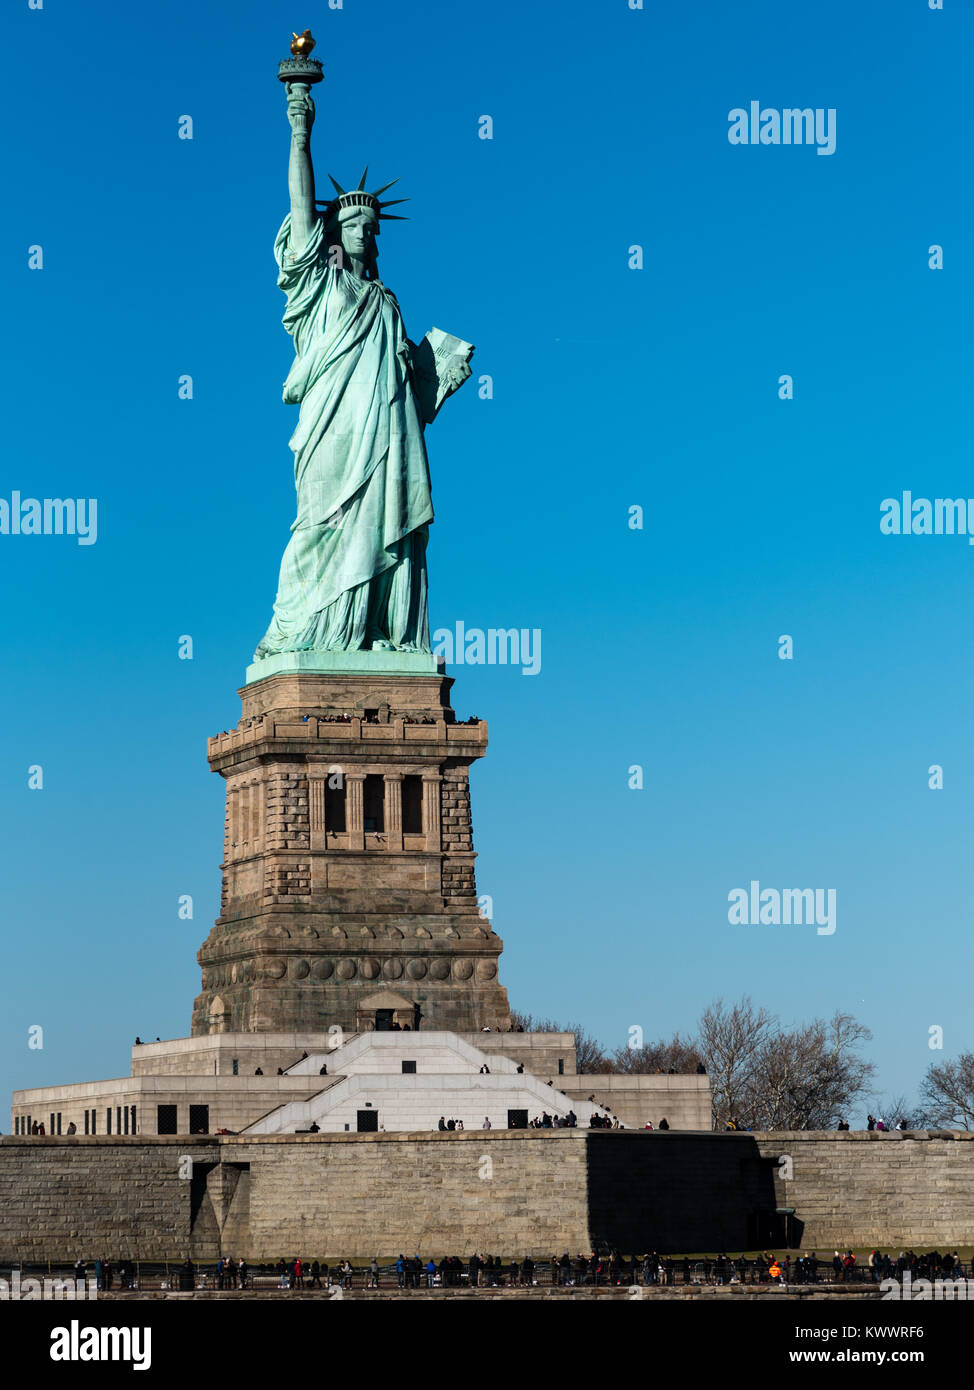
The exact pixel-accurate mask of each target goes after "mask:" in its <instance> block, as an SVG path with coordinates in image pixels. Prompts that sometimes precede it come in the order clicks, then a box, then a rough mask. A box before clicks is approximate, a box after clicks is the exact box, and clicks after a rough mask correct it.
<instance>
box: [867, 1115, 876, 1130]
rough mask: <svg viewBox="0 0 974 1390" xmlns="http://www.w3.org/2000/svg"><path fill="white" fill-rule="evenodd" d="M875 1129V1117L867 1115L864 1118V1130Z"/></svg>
mask: <svg viewBox="0 0 974 1390" xmlns="http://www.w3.org/2000/svg"><path fill="white" fill-rule="evenodd" d="M875 1128H876V1117H875V1116H874V1115H867V1116H866V1129H867V1130H873V1129H875Z"/></svg>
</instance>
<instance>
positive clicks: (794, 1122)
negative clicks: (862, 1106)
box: [748, 1013, 875, 1129]
mask: <svg viewBox="0 0 974 1390" xmlns="http://www.w3.org/2000/svg"><path fill="white" fill-rule="evenodd" d="M871 1036H872V1034H871V1033H870V1032H869V1029H868V1028H866V1027H865V1026H864V1025H863V1024H861V1023H858V1022H857V1021H856V1019H854V1018H853V1017H852V1016H851V1015H850V1014H843V1013H836V1014H834V1015H833V1017H832V1018H831V1020H830V1021H829V1022H827V1023H826V1022H825V1021H824V1020H823V1019H813V1021H812V1022H811V1023H807V1024H803V1025H802V1026H800V1027H798V1028H795V1029H790V1030H788V1029H782V1028H777V1027H776V1028H775V1029H774V1030H773V1031H772V1032H771V1033H770V1035H769V1036H768V1037H767V1038H766V1039H765V1041H764V1043H763V1044H762V1047H761V1049H760V1053H759V1057H758V1062H757V1065H756V1067H755V1069H754V1073H753V1077H752V1085H753V1091H752V1094H751V1097H750V1105H749V1107H748V1109H749V1111H750V1113H751V1115H752V1117H753V1118H752V1123H755V1124H756V1126H757V1127H759V1128H761V1129H831V1128H833V1127H834V1125H835V1124H836V1123H837V1121H838V1120H840V1119H842V1118H843V1117H844V1116H845V1114H846V1113H847V1112H848V1111H849V1110H850V1109H851V1107H852V1106H853V1105H854V1104H856V1102H857V1101H858V1100H859V1099H860V1098H861V1097H862V1096H863V1095H864V1094H865V1092H866V1090H867V1088H868V1085H869V1082H870V1080H871V1078H872V1075H873V1072H874V1070H875V1069H874V1067H873V1064H872V1063H871V1062H867V1061H865V1060H864V1059H863V1058H862V1057H861V1056H860V1055H859V1052H858V1047H859V1045H860V1043H862V1042H864V1041H867V1040H868V1039H869V1038H870V1037H871Z"/></svg>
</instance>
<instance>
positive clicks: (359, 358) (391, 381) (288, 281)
mask: <svg viewBox="0 0 974 1390" xmlns="http://www.w3.org/2000/svg"><path fill="white" fill-rule="evenodd" d="M307 40H308V41H310V43H312V44H313V42H314V41H313V40H312V39H311V38H310V35H307ZM296 42H297V43H298V44H299V45H300V44H301V43H302V40H300V39H298V40H296ZM307 51H308V49H307V46H305V47H304V48H301V47H299V48H295V45H294V44H292V52H297V53H307ZM299 61H300V60H299ZM288 66H298V64H282V74H281V75H282V80H284V69H285V68H286V67H288ZM315 67H318V69H319V72H320V66H319V65H317V64H315ZM312 80H314V79H312ZM307 83H308V79H307V78H305V79H304V81H303V82H300V81H294V82H290V81H289V82H288V83H287V97H288V101H287V112H288V120H289V123H290V126H291V156H290V165H289V169H288V187H289V192H290V197H291V210H290V213H289V214H288V215H287V216H286V217H285V219H284V222H283V224H282V226H281V229H280V231H279V232H278V234H277V240H276V243H275V246H274V254H275V257H276V259H277V264H278V267H279V270H280V274H279V276H278V284H279V285H280V287H281V288H282V289H283V290H284V291H285V293H286V294H287V307H286V310H285V313H284V320H283V321H284V326H285V327H286V328H287V330H288V332H289V333H290V335H291V337H292V338H293V340H294V349H295V358H294V363H293V365H292V367H291V370H290V373H289V375H288V378H287V381H286V382H285V384H284V400H285V402H287V403H288V404H294V405H298V406H299V407H300V413H299V416H298V424H297V428H296V429H295V431H294V434H293V436H292V437H291V441H290V445H291V449H292V450H293V452H294V477H295V484H296V487H297V517H296V520H295V522H294V524H293V526H292V527H291V539H290V541H289V542H288V545H287V548H286V550H285V552H284V557H283V559H282V561H281V572H280V580H279V584H278V591H277V598H276V600H275V603H274V616H273V618H272V620H271V624H270V627H269V628H268V629H267V632H266V633H265V634H264V636H263V638H262V639H261V642H260V644H259V646H258V648H257V651H256V652H255V654H254V659H255V660H261V659H262V658H264V657H269V656H272V655H274V654H275V653H278V652H317V651H321V652H341V651H368V650H372V651H402V652H429V651H430V639H429V615H428V608H427V584H426V541H427V536H428V528H429V523H430V522H431V521H432V520H433V504H432V499H431V495H430V476H429V463H428V461H427V456H426V444H425V441H424V437H423V431H424V428H425V426H426V425H427V424H428V423H430V421H431V420H432V418H433V417H434V415H435V414H436V411H437V409H438V408H439V405H440V404H441V403H442V400H443V399H445V397H446V396H447V395H449V394H452V392H453V391H455V390H456V389H457V388H458V387H459V386H461V385H462V384H463V382H464V381H465V380H466V379H467V377H469V376H470V368H469V366H468V365H467V360H466V358H467V357H469V354H470V352H471V351H472V348H470V345H469V344H465V343H459V342H458V340H456V339H450V338H449V337H448V335H444V334H440V335H439V337H440V340H441V341H442V340H444V339H445V340H446V342H447V343H448V344H453V345H455V346H456V347H459V348H460V349H461V352H460V353H459V355H457V353H456V351H455V349H452V348H449V347H448V348H447V349H446V351H445V352H437V353H436V364H435V366H434V372H433V382H432V387H430V379H431V374H430V373H429V371H427V373H426V376H425V378H424V377H423V376H422V375H421V372H420V358H421V356H422V352H421V350H420V349H417V348H416V347H415V346H414V345H413V344H412V343H411V342H410V341H409V339H408V338H407V337H406V330H405V327H404V325H403V320H402V315H401V314H400V312H399V305H398V303H397V302H396V299H395V297H394V296H393V294H392V293H391V292H390V291H389V290H388V289H387V288H386V287H385V285H384V284H383V283H382V281H381V280H380V279H379V278H378V272H377V254H378V249H377V246H376V237H377V236H378V235H379V230H380V228H379V222H380V220H384V219H386V218H389V217H392V216H393V214H390V213H386V212H384V211H383V209H384V208H385V207H388V206H390V204H391V203H392V202H402V201H404V200H403V199H390V200H388V201H387V202H385V203H380V201H379V194H381V193H384V192H385V191H386V189H387V188H390V187H391V186H392V185H391V184H386V185H385V186H384V187H383V188H379V189H377V190H376V192H374V193H369V192H367V191H366V188H365V181H366V176H367V174H368V169H366V171H365V173H364V174H363V175H362V178H361V179H360V181H359V184H358V187H357V188H355V189H352V190H346V189H343V188H342V187H341V186H340V185H339V184H338V183H336V182H335V180H334V179H332V180H331V182H332V184H333V185H334V187H335V195H334V197H332V198H330V199H329V200H328V201H327V202H320V203H319V202H316V199H315V181H314V169H313V167H312V162H311V151H310V136H311V128H312V125H313V122H314V102H313V101H312V99H311V95H310V86H309V85H306V84H307ZM393 182H396V180H393ZM433 333H434V334H436V333H438V330H435V329H434V330H433ZM421 349H423V350H425V352H426V360H427V361H432V355H431V353H430V350H429V340H428V339H427V340H424V342H423V344H421ZM462 349H466V350H467V351H466V355H464V353H463V351H462ZM451 354H452V355H451Z"/></svg>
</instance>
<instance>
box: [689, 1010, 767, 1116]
mask: <svg viewBox="0 0 974 1390" xmlns="http://www.w3.org/2000/svg"><path fill="white" fill-rule="evenodd" d="M774 1027H775V1019H774V1016H773V1015H772V1014H770V1013H768V1011H767V1009H757V1008H755V1006H754V1003H753V1001H752V1000H751V998H750V996H749V995H745V996H744V998H743V999H742V1000H741V1001H740V1003H738V1004H734V1005H733V1006H732V1007H731V1008H726V1007H725V1006H724V1001H723V1000H722V999H717V1000H715V1001H714V1003H713V1004H711V1005H710V1007H709V1008H708V1009H706V1010H705V1011H704V1013H703V1015H702V1017H701V1019H700V1023H699V1024H698V1031H697V1048H698V1050H699V1052H700V1053H701V1054H702V1056H703V1060H704V1064H705V1066H706V1068H707V1073H708V1075H709V1077H710V1085H711V1089H712V1109H713V1120H714V1128H715V1129H723V1127H724V1125H725V1124H726V1123H727V1121H728V1120H730V1119H731V1118H737V1119H740V1120H741V1121H742V1122H743V1123H744V1124H746V1125H748V1126H749V1127H750V1126H751V1122H752V1119H753V1115H752V1114H751V1098H752V1096H753V1093H754V1079H755V1074H756V1071H757V1068H758V1064H759V1058H760V1055H761V1050H762V1047H763V1045H764V1043H765V1041H766V1039H767V1038H768V1036H769V1034H770V1033H771V1031H772V1029H773V1028H774Z"/></svg>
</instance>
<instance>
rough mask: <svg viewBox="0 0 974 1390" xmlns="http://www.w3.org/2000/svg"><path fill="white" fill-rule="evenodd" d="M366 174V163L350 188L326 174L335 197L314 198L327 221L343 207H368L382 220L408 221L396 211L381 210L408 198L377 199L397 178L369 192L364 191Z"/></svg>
mask: <svg viewBox="0 0 974 1390" xmlns="http://www.w3.org/2000/svg"><path fill="white" fill-rule="evenodd" d="M368 174H369V166H368V165H367V164H366V166H365V168H364V170H363V171H362V177H361V178H360V179H359V181H358V187H357V188H351V189H348V188H342V186H341V184H340V183H339V182H338V180H337V179H335V178H332V176H331V174H329V175H328V177H329V178H330V179H331V182H332V185H333V187H334V189H335V197H334V198H318V199H316V202H317V204H318V206H319V207H322V208H324V210H325V218H326V220H327V221H329V222H330V221H331V220H332V219H333V218H335V217H337V216H338V214H339V213H340V212H341V211H342V210H343V209H344V208H369V209H370V211H372V212H374V213H375V216H376V218H378V219H381V220H382V221H384V222H388V221H392V222H406V221H408V218H405V217H400V216H399V214H398V213H395V212H384V211H383V209H384V208H391V207H393V206H394V205H395V204H396V203H408V202H409V199H408V198H387V199H386V200H385V202H380V201H379V194H380V193H385V191H386V189H387V188H391V187H392V185H393V184H394V183H398V182H399V180H398V179H393V180H392V181H391V182H390V183H384V184H383V185H382V187H381V188H377V189H376V190H375V192H374V193H369V192H367V191H366V187H365V180H366V179H367V178H368Z"/></svg>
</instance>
